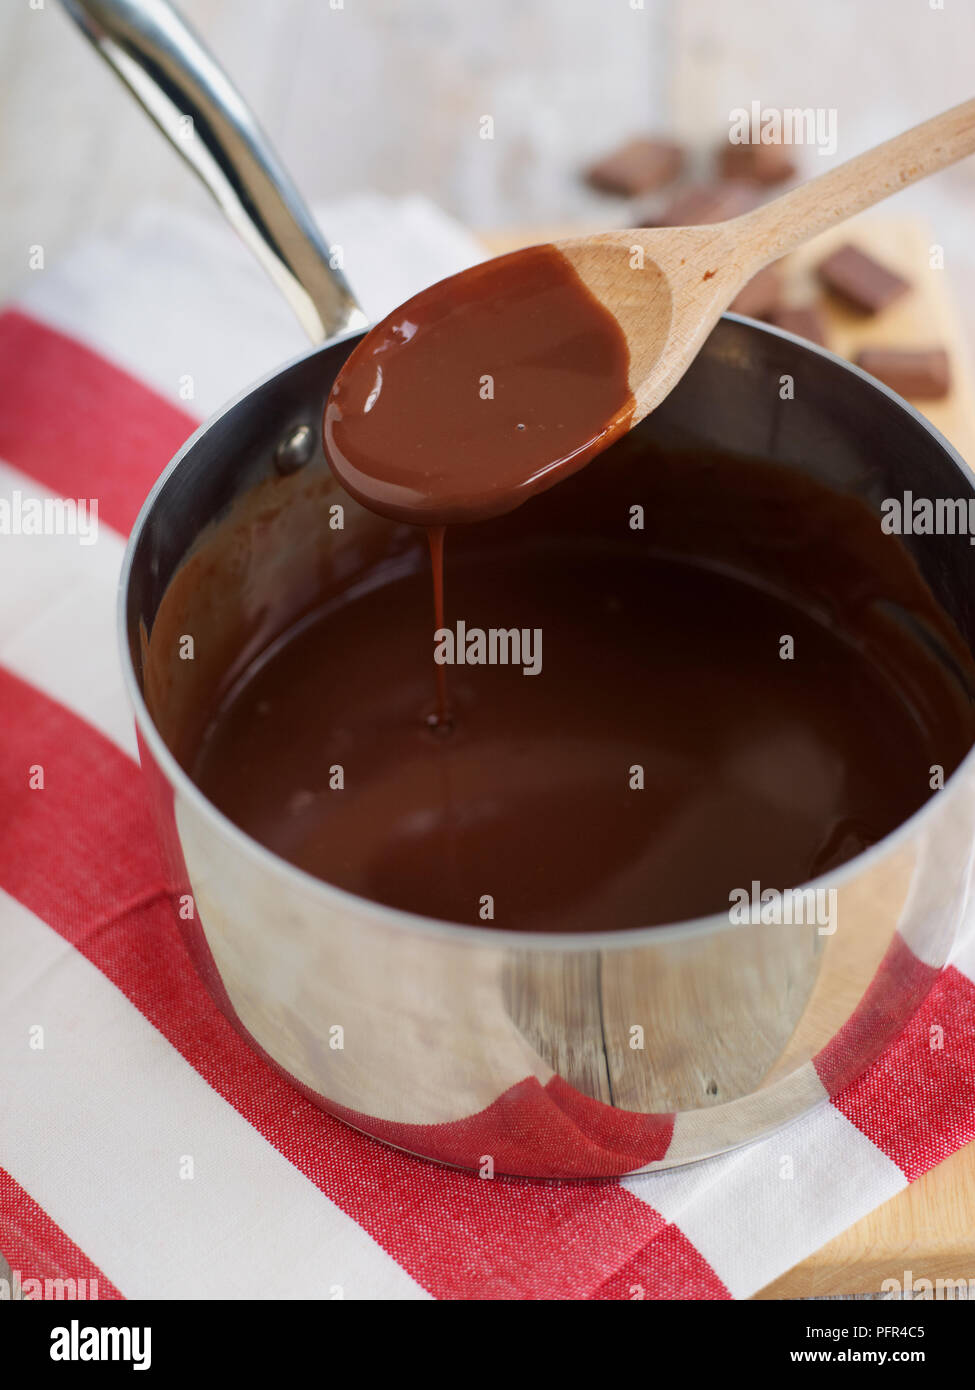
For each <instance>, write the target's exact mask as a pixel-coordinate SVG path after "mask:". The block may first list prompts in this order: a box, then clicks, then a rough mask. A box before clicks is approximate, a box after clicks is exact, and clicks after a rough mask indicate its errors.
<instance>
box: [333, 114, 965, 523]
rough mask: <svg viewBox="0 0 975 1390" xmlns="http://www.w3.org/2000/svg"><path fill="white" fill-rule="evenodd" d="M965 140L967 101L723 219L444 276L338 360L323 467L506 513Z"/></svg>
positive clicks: (589, 239) (437, 504)
mask: <svg viewBox="0 0 975 1390" xmlns="http://www.w3.org/2000/svg"><path fill="white" fill-rule="evenodd" d="M973 151H975V101H968V102H965V103H963V104H962V105H960V106H956V107H954V108H952V109H951V110H950V111H946V112H944V113H942V114H941V115H940V116H936V117H934V118H933V119H932V120H930V121H926V122H924V123H923V124H922V125H919V126H915V127H914V128H913V129H912V130H909V131H907V132H905V133H904V134H903V135H899V136H897V137H896V138H895V139H893V140H889V141H887V142H886V143H885V144H882V145H878V146H877V147H876V148H875V149H873V150H869V151H867V152H866V153H865V154H861V155H858V156H857V157H856V158H855V159H852V160H850V161H848V162H847V163H846V164H842V165H840V166H839V167H838V168H836V169H833V170H831V171H830V172H828V173H826V174H823V175H821V176H820V177H819V178H818V179H813V180H811V181H810V182H808V183H805V184H802V185H800V186H799V187H798V188H795V189H793V190H792V191H791V192H789V193H786V194H785V195H784V196H783V197H781V198H777V199H776V200H775V201H774V202H771V203H768V204H766V205H765V206H764V207H760V208H757V209H755V210H753V211H751V212H748V213H745V214H744V215H743V216H741V217H736V218H733V219H732V220H730V221H727V222H719V223H714V224H711V225H709V226H705V227H666V228H662V227H660V228H636V229H630V230H625V231H617V232H603V233H600V234H598V235H595V236H586V237H576V238H573V239H571V240H567V241H560V242H556V243H551V244H547V245H543V246H534V247H529V248H527V249H526V250H523V251H516V252H513V253H511V254H510V255H507V256H500V257H498V258H497V259H495V260H491V261H486V262H484V263H483V264H481V265H477V266H475V267H474V268H473V269H471V270H467V271H463V272H462V273H461V274H459V275H455V276H452V277H451V278H450V279H448V280H442V281H440V283H439V284H436V285H434V286H432V287H431V288H430V289H428V290H424V291H423V292H422V293H420V294H418V295H416V296H415V297H414V298H413V299H410V300H408V301H407V303H405V304H403V305H401V306H400V308H399V309H397V310H395V311H394V312H393V313H392V314H390V315H389V316H388V317H387V318H385V319H383V320H382V322H381V323H379V324H377V325H376V326H375V328H373V329H372V330H371V331H370V332H369V333H368V334H367V336H366V337H365V338H364V339H363V341H362V342H361V343H360V344H359V345H358V346H357V347H356V348H355V350H354V351H353V352H352V354H351V355H350V357H349V359H348V361H347V362H346V364H345V366H344V367H343V369H342V371H341V372H340V373H339V376H338V378H337V380H336V382H335V384H334V386H333V388H332V391H331V394H330V396H329V399H328V402H327V405H326V408H325V418H324V443H325V452H326V455H327V457H328V459H329V462H330V463H331V465H332V469H333V471H334V473H335V474H336V476H337V477H338V479H339V481H340V482H341V483H343V484H344V486H345V487H346V488H347V489H348V491H349V492H350V493H351V494H352V495H353V496H354V497H356V498H358V499H359V501H361V502H362V503H363V504H364V505H366V506H367V507H370V508H372V509H373V510H374V511H377V512H380V513H382V514H383V515H386V516H389V517H392V518H395V519H397V520H403V521H411V522H416V523H418V524H423V525H427V526H439V525H445V524H447V523H451V522H456V521H475V520H478V519H483V518H486V517H490V516H497V515H500V514H502V513H504V512H506V511H511V510H512V509H513V508H514V507H517V506H519V505H520V504H521V503H522V502H524V501H526V500H527V499H528V498H529V497H531V496H532V495H533V494H534V493H536V492H540V491H542V490H544V489H546V488H549V487H551V486H552V485H553V484H554V483H557V482H558V481H559V480H560V479H562V478H564V477H566V476H568V475H569V474H571V473H574V472H576V470H577V469H579V468H581V467H582V466H583V464H585V463H587V462H588V461H589V460H590V459H591V458H592V457H593V456H594V455H595V454H597V453H600V452H601V451H602V450H603V449H605V448H606V447H607V446H608V445H610V444H611V443H612V442H613V440H614V439H616V438H617V437H618V436H619V435H621V434H623V433H624V432H625V431H626V430H628V429H630V428H632V427H633V425H635V424H637V423H638V422H639V421H640V420H642V419H643V418H644V416H645V415H647V414H649V412H650V411H651V410H653V409H654V408H655V407H656V406H657V405H659V403H660V402H661V401H662V400H663V399H664V397H665V396H666V395H667V394H668V392H670V391H671V390H672V389H673V387H674V386H675V385H676V384H677V382H678V381H679V380H680V378H681V377H682V376H683V374H684V372H685V371H686V370H687V368H688V367H689V366H690V364H691V362H692V361H693V360H694V357H695V356H696V354H697V352H698V350H699V349H700V347H701V346H702V344H703V342H704V340H705V338H706V337H707V335H708V333H709V332H710V331H711V329H712V327H713V326H714V324H715V322H716V321H717V319H718V318H719V317H720V316H721V314H722V313H723V311H724V310H725V309H726V308H727V307H728V305H729V304H730V303H731V301H732V300H733V299H734V298H735V296H736V295H737V294H738V292H739V291H740V290H741V289H742V287H743V286H744V285H745V284H746V283H747V282H748V281H749V280H750V279H751V278H752V276H753V275H755V273H756V272H757V271H758V270H760V269H761V268H762V267H763V266H766V265H768V264H769V263H770V262H772V261H774V260H777V259H778V258H779V257H780V256H782V255H784V254H785V253H786V252H788V251H791V250H793V249H794V248H795V247H797V246H799V245H801V244H802V243H803V242H805V241H808V240H810V239H811V238H812V237H814V236H817V235H818V234H819V233H820V232H824V231H826V230H827V229H828V228H830V227H833V226H835V225H836V224H837V223H840V222H842V221H844V220H845V219H846V218H848V217H852V216H853V215H854V214H855V213H858V212H861V211H862V210H863V209H864V208H867V207H870V206H871V205H872V204H874V203H877V202H879V201H880V200H881V199H883V198H886V197H888V196H889V195H890V194H891V193H895V192H897V191H898V190H899V189H901V188H903V187H904V186H905V185H907V184H909V183H914V182H915V181H916V180H918V179H920V178H923V177H924V176H925V175H927V174H932V173H935V172H936V171H937V170H939V169H943V168H944V167H945V166H946V165H949V164H952V163H954V162H955V161H956V160H959V159H961V158H963V157H964V156H965V155H968V154H971V153H973Z"/></svg>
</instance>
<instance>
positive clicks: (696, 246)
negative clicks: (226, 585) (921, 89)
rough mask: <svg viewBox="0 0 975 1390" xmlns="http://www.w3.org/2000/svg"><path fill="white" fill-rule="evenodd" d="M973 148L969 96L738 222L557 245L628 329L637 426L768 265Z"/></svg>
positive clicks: (974, 116) (974, 107) (974, 123)
mask: <svg viewBox="0 0 975 1390" xmlns="http://www.w3.org/2000/svg"><path fill="white" fill-rule="evenodd" d="M973 153H975V101H966V102H963V103H962V104H961V105H960V106H954V107H952V109H951V110H950V111H944V112H942V114H941V115H940V116H935V117H933V119H932V120H929V121H924V122H923V123H922V124H921V125H917V126H914V127H913V128H912V129H911V130H907V131H905V132H904V133H903V134H902V135H897V136H895V137H894V139H892V140H887V141H885V143H884V144H882V145H877V146H876V147H875V148H874V149H872V150H867V151H866V153H865V154H861V155H857V156H856V158H854V159H850V160H848V161H847V162H846V163H845V164H841V165H839V166H838V167H837V168H836V169H832V170H830V171H829V172H828V173H826V174H821V175H820V177H819V178H816V179H810V180H809V182H808V183H804V184H800V185H799V187H798V188H794V189H792V190H791V192H789V193H785V194H783V196H782V197H780V198H776V199H775V200H774V201H773V202H771V203H766V204H765V205H764V206H763V207H759V208H756V209H755V210H754V211H753V212H748V213H745V214H744V215H743V216H741V217H735V218H733V219H731V220H730V221H727V222H717V223H714V224H712V225H710V226H706V227H673V228H671V227H659V228H636V229H634V230H630V231H621V232H602V233H600V234H598V235H596V236H587V237H574V238H572V239H571V240H568V241H560V242H557V243H556V245H557V246H558V249H559V250H560V251H561V252H562V254H563V256H565V257H566V259H567V260H568V261H569V262H570V263H571V264H572V266H573V268H574V269H575V271H576V273H577V274H578V275H579V277H580V279H582V280H583V281H584V283H585V284H586V285H587V286H588V288H589V290H590V291H591V292H592V293H593V294H594V295H595V296H596V298H597V299H599V300H600V301H601V303H603V304H604V305H605V306H606V308H607V309H609V310H610V312H611V313H612V314H613V315H614V317H615V318H616V320H617V322H618V323H619V324H620V327H621V328H622V329H623V332H624V334H625V335H626V340H627V343H628V345H629V350H630V371H629V382H630V390H631V391H632V393H633V398H634V401H635V408H634V411H633V415H632V417H631V420H630V424H631V426H632V425H635V424H637V423H638V421H640V420H642V419H643V417H644V416H645V415H647V414H649V412H650V411H651V410H653V409H654V408H655V407H656V406H658V405H659V404H660V402H661V401H662V400H663V399H664V397H665V396H666V395H668V394H669V392H670V391H671V390H672V389H673V388H674V386H675V385H676V384H677V382H678V381H679V380H680V379H681V377H682V376H683V375H684V373H685V372H686V371H687V369H688V367H689V366H690V364H691V362H692V361H693V360H694V358H695V356H696V355H697V353H698V351H699V350H700V348H701V346H702V344H703V342H704V340H705V338H706V337H707V335H708V334H709V333H710V331H711V329H712V328H713V327H714V325H715V323H716V322H717V320H718V319H719V318H720V316H721V315H722V313H723V312H724V311H725V309H727V307H728V305H729V304H730V303H731V301H732V300H733V299H734V298H735V296H736V295H737V294H738V292H739V291H740V290H741V289H742V288H743V287H744V286H745V285H746V284H747V283H748V281H749V280H750V279H751V278H752V277H753V276H754V275H755V274H756V273H757V272H758V271H759V270H761V269H762V268H763V267H764V266H767V265H769V264H770V263H771V262H772V261H776V260H778V258H779V257H780V256H783V255H785V254H786V253H787V252H788V251H794V250H795V249H796V247H797V246H801V245H803V243H804V242H807V241H811V240H812V238H813V237H815V236H818V235H819V234H820V233H821V232H825V231H827V230H828V229H829V228H830V227H834V226H836V225H837V224H838V223H840V222H844V221H846V219H847V218H849V217H853V216H855V214H856V213H858V212H862V211H863V210H864V209H865V208H868V207H872V206H873V204H874V203H879V202H881V201H882V200H883V199H884V198H888V197H890V195H891V194H892V193H897V192H899V191H900V190H901V189H902V188H906V187H907V185H908V184H911V183H916V182H917V180H918V179H923V178H926V177H927V175H928V174H934V173H937V171H938V170H939V169H944V168H945V167H946V166H947V165H949V164H954V163H955V162H956V161H957V160H959V159H963V158H964V157H965V156H966V155H970V154H973ZM635 248H639V251H640V252H642V261H643V269H642V270H635V269H633V268H631V266H632V263H633V262H634V261H637V262H638V261H639V260H640V256H639V255H637V254H635Z"/></svg>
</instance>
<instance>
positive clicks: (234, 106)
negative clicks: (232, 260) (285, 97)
mask: <svg viewBox="0 0 975 1390" xmlns="http://www.w3.org/2000/svg"><path fill="white" fill-rule="evenodd" d="M62 3H63V5H64V8H65V9H66V10H67V12H68V14H69V15H70V16H71V18H72V19H73V20H74V21H75V23H76V24H78V26H79V27H80V29H81V30H82V32H83V33H84V35H85V37H86V38H88V39H89V40H90V41H91V43H92V44H93V45H94V46H95V48H96V49H97V50H98V52H99V53H100V54H101V56H102V57H103V58H104V59H105V61H106V62H107V63H109V64H110V65H111V66H112V67H113V68H114V69H115V71H116V73H117V74H118V76H119V77H120V78H121V79H122V81H123V82H124V83H125V84H126V86H127V87H129V88H130V90H131V91H132V92H133V94H134V95H135V97H136V98H137V100H138V101H139V102H140V103H141V104H142V106H143V107H145V109H146V111H147V112H148V113H149V115H150V116H151V117H152V119H153V120H154V121H155V123H156V125H157V126H158V127H159V128H160V130H161V131H162V132H163V134H164V135H166V136H167V137H168V139H169V140H170V142H171V143H172V145H173V146H174V147H175V149H176V150H177V151H178V152H179V153H180V154H181V155H182V156H183V158H184V159H185V160H186V162H187V163H188V164H189V165H190V166H191V167H192V168H193V169H194V170H195V171H196V173H197V174H198V175H199V177H200V178H201V179H202V180H203V182H204V183H205V184H206V186H207V188H208V189H209V190H210V192H211V193H212V194H213V197H214V198H215V199H216V200H217V202H218V203H219V204H220V206H221V208H222V209H223V211H224V214H225V215H226V217H227V220H228V221H229V222H230V224H231V225H232V226H233V227H234V228H235V229H236V231H237V232H238V233H239V235H240V236H241V237H242V238H243V240H244V241H245V242H246V243H247V245H248V246H249V247H250V248H251V250H252V251H253V252H254V254H255V255H256V256H257V258H258V260H259V261H260V262H261V264H262V265H263V266H264V268H265V270H267V272H268V273H269V275H270V276H271V278H272V280H273V281H274V282H275V284H276V285H278V286H279V287H280V289H281V291H282V293H283V294H284V295H285V297H286V298H287V300H288V303H289V304H290V305H291V307H292V308H293V309H294V311H295V313H296V314H297V316H298V318H299V320H300V322H301V324H302V327H303V328H304V329H305V330H306V332H307V333H308V335H309V337H310V338H311V339H312V341H313V342H315V343H320V342H324V341H325V339H326V338H330V337H332V336H333V335H334V334H336V333H342V332H345V331H346V330H349V329H353V328H362V327H365V325H366V317H365V315H364V314H363V312H362V310H361V308H360V307H359V305H358V303H357V302H356V298H355V296H354V295H353V293H352V291H351V289H350V288H349V285H348V282H347V281H346V279H345V276H344V275H343V274H342V272H341V271H340V270H338V269H336V268H335V259H336V258H335V254H334V252H333V250H332V248H331V247H330V246H329V244H328V241H327V240H326V239H325V237H324V236H323V235H322V233H321V232H320V231H319V229H318V227H317V226H316V225H315V221H314V219H313V218H312V215H311V213H310V212H309V210H308V208H307V206H306V205H305V203H304V201H303V199H302V198H301V195H300V194H299V192H298V190H297V188H295V186H294V184H293V183H292V181H291V178H290V176H289V174H288V173H287V171H286V170H285V169H284V167H283V166H282V164H281V162H280V160H279V159H278V158H277V156H276V154H275V153H274V151H273V150H272V148H271V146H270V144H269V143H268V140H267V138H266V136H265V135H264V133H263V132H262V130H261V129H260V127H259V126H258V124H257V122H256V120H255V119H254V117H253V115H252V114H251V111H250V110H249V108H248V106H247V104H246V102H245V101H244V100H243V99H242V97H241V96H240V94H239V93H238V92H237V90H236V88H235V87H234V86H233V83H232V82H230V80H229V79H228V77H227V75H226V73H224V72H223V70H222V69H221V67H220V66H219V64H218V63H217V62H215V61H214V59H213V58H212V57H211V56H210V54H209V53H208V52H207V50H206V49H205V48H204V46H203V45H202V43H201V42H200V40H199V39H198V38H197V37H196V35H195V34H194V33H193V32H192V30H191V29H190V28H189V27H188V26H187V25H186V24H185V23H184V21H183V20H182V19H181V18H180V16H179V15H178V14H177V13H176V11H175V10H174V9H173V8H172V6H170V5H169V4H167V3H166V0H62Z"/></svg>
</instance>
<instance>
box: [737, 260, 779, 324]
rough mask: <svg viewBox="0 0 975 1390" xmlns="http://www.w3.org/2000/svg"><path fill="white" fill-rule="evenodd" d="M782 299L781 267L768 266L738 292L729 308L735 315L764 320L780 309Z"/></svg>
mask: <svg viewBox="0 0 975 1390" xmlns="http://www.w3.org/2000/svg"><path fill="white" fill-rule="evenodd" d="M781 297H782V275H781V273H780V271H779V267H778V266H777V265H767V266H765V267H764V268H763V269H762V270H760V271H759V272H758V274H757V275H753V276H752V278H751V279H750V280H749V282H748V284H747V285H745V287H744V288H743V289H741V290H739V291H738V293H737V294H736V295H735V297H734V299H733V300H732V301H731V303H730V304H729V305H728V308H729V309H730V310H731V311H732V313H735V314H747V315H748V317H749V318H752V319H763V318H765V317H766V316H767V315H768V314H771V313H772V312H773V311H774V310H775V309H776V308H777V307H778V305H779V301H780V299H781Z"/></svg>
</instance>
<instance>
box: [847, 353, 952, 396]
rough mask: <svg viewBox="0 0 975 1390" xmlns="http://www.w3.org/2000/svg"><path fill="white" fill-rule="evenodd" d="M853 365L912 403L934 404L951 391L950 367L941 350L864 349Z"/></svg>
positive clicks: (945, 354)
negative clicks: (924, 402) (930, 402)
mask: <svg viewBox="0 0 975 1390" xmlns="http://www.w3.org/2000/svg"><path fill="white" fill-rule="evenodd" d="M856 364H857V366H858V367H862V368H863V370H864V371H865V372H869V373H870V375H871V376H875V377H876V378H877V379H878V381H882V382H883V383H884V385H885V386H889V387H890V388H891V390H892V391H897V392H898V393H899V394H900V395H902V396H911V397H913V398H914V400H918V401H921V400H928V401H933V400H938V399H940V397H942V396H947V394H948V392H949V391H950V390H951V365H950V363H949V361H948V354H947V353H946V352H945V350H944V348H880V347H874V348H864V349H863V351H862V352H860V353H858V354H857V359H856Z"/></svg>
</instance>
